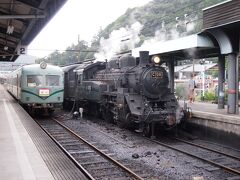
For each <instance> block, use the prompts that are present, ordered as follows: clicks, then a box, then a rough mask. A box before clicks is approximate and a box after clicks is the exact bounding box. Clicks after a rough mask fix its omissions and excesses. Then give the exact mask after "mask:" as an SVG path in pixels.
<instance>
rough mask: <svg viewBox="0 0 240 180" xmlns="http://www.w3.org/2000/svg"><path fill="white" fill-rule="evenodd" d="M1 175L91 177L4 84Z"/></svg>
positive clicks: (1, 89)
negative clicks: (26, 110)
mask: <svg viewBox="0 0 240 180" xmlns="http://www.w3.org/2000/svg"><path fill="white" fill-rule="evenodd" d="M0 149H1V152H0V179H8V180H15V179H17V180H22V179H24V180H25V179H28V180H30V179H31V180H32V179H43V180H50V179H87V178H86V177H85V176H84V175H83V174H82V172H81V171H80V170H79V169H78V168H77V167H76V166H75V165H74V163H73V162H72V161H71V160H70V159H69V158H68V157H67V156H66V155H65V154H64V153H63V152H62V150H61V149H60V148H59V147H58V146H57V145H56V144H55V143H54V142H53V140H52V139H51V138H50V137H49V136H47V135H46V134H45V132H44V131H43V130H42V129H41V128H40V127H39V126H38V125H37V123H35V121H33V119H32V118H31V117H30V116H29V115H28V114H27V113H26V112H25V111H24V109H23V108H22V107H21V106H20V105H19V104H18V103H17V102H16V101H15V99H13V97H12V96H10V94H9V93H8V92H7V91H6V90H5V88H4V86H3V85H0Z"/></svg>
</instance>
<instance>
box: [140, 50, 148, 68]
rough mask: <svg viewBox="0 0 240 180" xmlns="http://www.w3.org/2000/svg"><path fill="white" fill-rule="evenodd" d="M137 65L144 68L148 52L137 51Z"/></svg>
mask: <svg viewBox="0 0 240 180" xmlns="http://www.w3.org/2000/svg"><path fill="white" fill-rule="evenodd" d="M139 59H140V61H139V65H140V66H146V65H147V64H149V51H139Z"/></svg>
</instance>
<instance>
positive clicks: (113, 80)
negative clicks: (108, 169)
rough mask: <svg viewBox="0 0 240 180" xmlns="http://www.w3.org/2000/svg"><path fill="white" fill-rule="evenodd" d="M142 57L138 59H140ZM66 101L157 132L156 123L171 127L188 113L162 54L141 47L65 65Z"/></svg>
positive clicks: (99, 114) (66, 103)
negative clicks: (131, 52) (135, 51)
mask: <svg viewBox="0 0 240 180" xmlns="http://www.w3.org/2000/svg"><path fill="white" fill-rule="evenodd" d="M137 61H138V62H137ZM63 71H64V76H65V81H64V82H65V84H64V91H65V92H64V104H65V106H68V104H69V103H70V102H74V104H75V107H77V109H78V108H79V107H82V108H83V109H84V111H85V112H87V111H88V112H90V113H91V114H95V115H96V116H101V117H103V118H104V119H105V120H107V121H113V122H115V123H116V124H118V125H120V126H129V127H135V128H136V131H138V132H143V133H144V134H145V135H148V136H149V135H154V131H155V128H156V127H163V128H171V127H173V126H175V125H177V124H178V123H180V121H181V119H182V118H183V116H184V114H183V111H182V110H181V108H180V107H179V104H178V102H177V100H176V98H175V96H174V94H173V93H171V91H170V89H169V88H168V85H169V79H168V73H167V71H166V70H165V68H164V67H162V66H161V60H160V58H159V57H155V58H152V60H150V58H149V52H148V51H141V52H140V57H139V59H136V58H134V57H133V56H131V55H123V56H121V57H120V58H113V59H111V60H110V61H108V62H95V63H93V62H85V63H82V64H78V65H71V66H67V67H64V68H63Z"/></svg>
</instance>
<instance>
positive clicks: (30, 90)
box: [6, 62, 64, 115]
mask: <svg viewBox="0 0 240 180" xmlns="http://www.w3.org/2000/svg"><path fill="white" fill-rule="evenodd" d="M6 84H7V90H8V92H10V93H11V94H12V95H13V96H14V97H15V98H16V99H17V100H18V101H19V103H20V104H22V105H23V106H24V107H26V108H28V110H29V111H30V113H31V114H33V115H34V114H35V111H36V109H38V110H40V111H38V113H39V112H41V111H43V112H48V113H50V114H51V113H52V112H53V111H54V108H55V107H56V106H61V105H62V103H63V92H64V90H63V71H62V69H61V68H60V67H58V66H53V65H49V64H47V63H45V62H42V63H41V64H32V65H25V66H22V67H20V68H18V69H17V70H15V71H12V72H11V73H10V74H9V75H8V78H7V83H6Z"/></svg>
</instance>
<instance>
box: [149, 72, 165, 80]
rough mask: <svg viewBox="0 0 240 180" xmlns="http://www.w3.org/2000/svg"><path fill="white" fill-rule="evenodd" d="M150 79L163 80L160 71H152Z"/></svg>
mask: <svg viewBox="0 0 240 180" xmlns="http://www.w3.org/2000/svg"><path fill="white" fill-rule="evenodd" d="M151 77H152V78H156V79H162V78H163V72H162V71H152V72H151Z"/></svg>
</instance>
